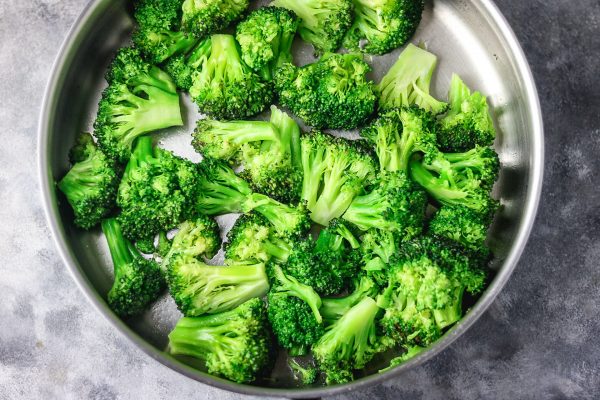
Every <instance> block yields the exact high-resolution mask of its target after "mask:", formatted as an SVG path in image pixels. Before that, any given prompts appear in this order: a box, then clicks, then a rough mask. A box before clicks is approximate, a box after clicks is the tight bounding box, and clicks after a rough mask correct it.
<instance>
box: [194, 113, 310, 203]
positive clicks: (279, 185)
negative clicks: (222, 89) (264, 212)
mask: <svg viewBox="0 0 600 400" xmlns="http://www.w3.org/2000/svg"><path fill="white" fill-rule="evenodd" d="M299 141H300V128H299V127H298V124H297V123H296V122H295V121H294V120H293V119H292V118H290V117H289V116H288V115H287V114H285V113H284V112H282V111H280V110H278V109H277V108H276V107H275V106H271V121H270V122H266V121H217V120H212V119H202V120H199V121H198V123H197V127H196V130H195V131H194V140H193V142H192V144H193V146H194V148H195V149H196V150H197V151H198V152H199V153H201V154H202V155H203V156H204V157H211V158H217V159H221V160H225V161H229V162H231V163H233V164H235V165H237V164H241V165H242V166H243V167H244V170H243V171H242V173H241V174H240V175H241V176H242V177H243V178H246V179H247V180H248V181H249V182H250V184H251V187H252V190H253V191H256V192H258V193H262V194H265V195H268V196H269V197H272V198H274V199H277V200H280V201H294V200H297V198H298V195H299V192H300V185H301V182H302V169H301V167H300V154H299V145H298V143H299Z"/></svg>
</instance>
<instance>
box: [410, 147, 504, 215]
mask: <svg viewBox="0 0 600 400" xmlns="http://www.w3.org/2000/svg"><path fill="white" fill-rule="evenodd" d="M486 153H487V155H489V156H491V158H482V157H481V153H477V152H475V151H474V150H473V153H471V154H464V155H463V154H454V155H450V156H449V153H446V154H443V153H438V156H436V157H429V161H427V160H412V161H411V162H410V175H411V177H412V178H413V179H414V180H415V181H416V182H417V183H418V184H419V185H421V186H422V187H423V188H424V189H425V190H426V191H427V192H428V193H429V194H430V195H431V196H432V197H433V198H434V199H436V200H437V201H438V202H439V203H440V204H442V205H450V206H465V207H467V208H470V209H473V210H475V211H477V212H478V213H480V214H481V215H485V216H490V215H493V213H494V212H495V211H496V209H497V207H498V202H497V201H496V200H494V199H492V198H491V197H490V194H489V191H490V187H491V185H492V184H493V182H494V181H495V177H496V176H497V171H498V162H497V158H495V157H494V156H493V154H492V153H489V152H486ZM471 162H473V163H474V164H473V167H471V166H470V165H469V163H471Z"/></svg>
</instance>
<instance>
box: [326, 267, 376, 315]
mask: <svg viewBox="0 0 600 400" xmlns="http://www.w3.org/2000/svg"><path fill="white" fill-rule="evenodd" d="M377 291H378V288H377V285H376V284H375V282H374V281H373V280H372V279H371V278H369V277H366V276H361V277H360V278H358V279H357V283H356V285H355V288H354V290H353V291H352V293H350V294H349V295H348V296H345V297H333V298H323V299H321V301H322V305H321V308H320V309H319V311H320V312H321V315H322V316H323V321H325V325H331V324H333V323H335V322H336V321H337V320H339V319H340V318H342V317H343V316H344V314H346V313H347V312H348V311H350V309H351V308H352V307H354V306H355V305H356V304H358V303H359V302H360V301H361V300H362V299H364V298H365V297H367V296H369V297H373V296H376V295H377Z"/></svg>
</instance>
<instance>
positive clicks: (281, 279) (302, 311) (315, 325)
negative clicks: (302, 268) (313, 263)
mask: <svg viewBox="0 0 600 400" xmlns="http://www.w3.org/2000/svg"><path fill="white" fill-rule="evenodd" d="M271 273H272V275H273V286H272V287H271V291H270V292H269V295H268V302H269V308H268V314H269V321H270V322H271V326H272V328H273V332H274V333H275V336H276V337H277V341H278V342H279V344H280V345H281V346H282V347H284V348H286V349H288V350H289V353H290V354H291V355H293V356H297V355H304V354H306V352H307V350H308V346H310V345H312V344H313V343H315V342H316V341H317V340H318V339H319V337H321V335H322V334H323V324H322V322H323V319H322V317H321V314H320V313H319V307H321V298H320V297H319V295H318V294H317V293H316V292H315V291H314V290H313V289H312V288H311V287H310V286H307V285H304V284H302V283H300V282H298V281H297V280H296V279H295V278H294V277H292V276H288V275H286V274H285V273H284V272H283V270H282V269H281V268H280V267H279V266H277V265H275V266H272V267H271Z"/></svg>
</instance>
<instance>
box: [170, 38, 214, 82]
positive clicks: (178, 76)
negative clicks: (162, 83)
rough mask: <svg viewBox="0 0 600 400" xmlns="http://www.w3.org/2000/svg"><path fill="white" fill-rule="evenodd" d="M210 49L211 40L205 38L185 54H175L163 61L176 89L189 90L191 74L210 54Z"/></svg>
mask: <svg viewBox="0 0 600 400" xmlns="http://www.w3.org/2000/svg"><path fill="white" fill-rule="evenodd" d="M210 49H211V40H210V38H206V39H204V40H202V41H200V42H199V43H198V44H197V45H196V46H195V47H194V48H193V49H192V50H191V51H189V52H188V53H187V54H176V55H174V56H172V57H170V58H169V59H168V60H167V61H166V62H165V64H164V69H165V71H166V72H167V73H168V74H169V75H171V78H173V82H175V85H176V86H177V88H178V89H181V90H185V91H189V90H190V88H191V87H192V75H193V74H194V72H195V71H197V70H198V69H199V68H200V66H201V65H202V63H203V62H204V60H205V59H206V58H207V57H208V56H209V55H210Z"/></svg>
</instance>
